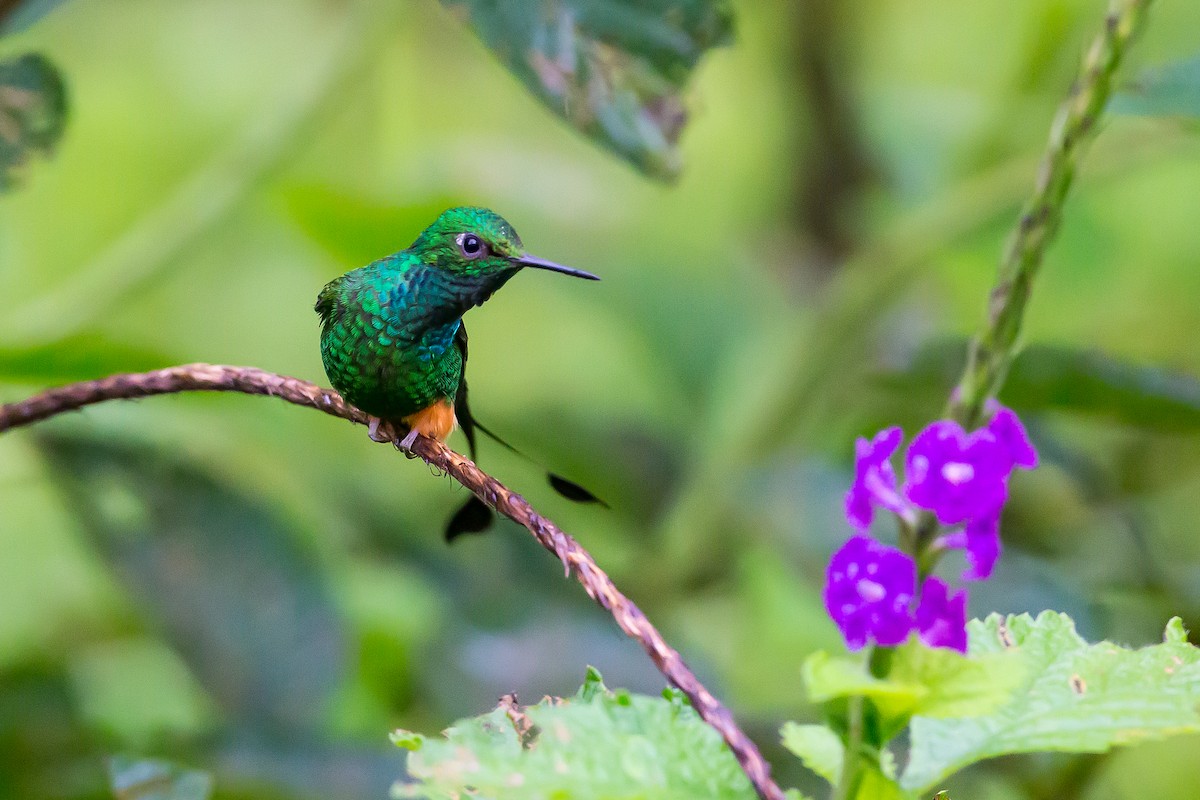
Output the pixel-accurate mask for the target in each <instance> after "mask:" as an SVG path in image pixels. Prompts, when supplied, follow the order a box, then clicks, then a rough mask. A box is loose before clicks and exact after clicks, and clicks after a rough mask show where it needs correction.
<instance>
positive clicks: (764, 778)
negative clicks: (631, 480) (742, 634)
mask: <svg viewBox="0 0 1200 800" xmlns="http://www.w3.org/2000/svg"><path fill="white" fill-rule="evenodd" d="M191 391H211V392H240V393H243V394H257V395H269V396H272V397H279V398H281V399H283V400H286V401H287V402H289V403H294V404H296V405H299V406H307V407H309V408H315V409H318V410H320V411H324V412H325V413H326V414H330V415H332V416H335V417H340V418H342V419H348V420H350V421H352V422H357V423H360V424H364V425H365V424H367V422H368V417H367V415H366V414H364V413H363V412H362V411H359V410H358V409H357V408H354V407H353V406H351V405H349V404H348V403H346V401H345V400H343V399H342V397H341V395H339V394H338V393H337V392H335V391H334V390H332V389H322V388H321V387H319V386H317V385H315V384H312V383H308V382H307V381H302V380H299V379H297V378H289V377H286V376H283V375H277V374H275V373H272V372H266V371H264V370H260V369H255V368H253V367H230V366H220V365H215V364H185V365H183V366H179V367H170V368H167V369H160V370H155V371H153V372H143V373H131V374H123V375H112V376H110V377H107V378H101V379H100V380H94V381H84V382H82V383H73V384H70V385H68V386H63V387H60V388H56V389H50V390H47V391H45V392H42V393H41V394H37V395H34V396H33V397H30V398H29V399H27V400H22V401H20V402H17V403H10V404H8V405H4V406H0V433H3V432H5V431H7V430H11V429H12V428H17V427H20V426H22V425H29V424H32V423H35V422H38V421H40V420H44V419H47V418H49V417H52V416H54V415H56V414H61V413H63V412H65V411H73V410H76V409H79V408H83V407H84V406H88V405H92V404H93V403H100V402H103V401H105V400H119V399H132V398H137V397H149V396H151V395H159V394H176V393H179V392H191ZM398 441H399V437H396V438H394V439H393V444H394V443H396V442H398ZM413 452H415V453H416V454H417V455H418V456H420V457H421V458H422V459H424V461H425V462H426V463H428V464H430V465H431V466H434V467H436V468H437V469H439V470H441V471H442V472H445V473H446V474H448V475H450V476H451V477H452V478H454V479H455V480H456V481H458V482H459V483H461V484H462V485H463V486H465V487H467V488H468V489H470V490H471V491H472V492H473V493H474V494H475V495H476V496H477V497H478V498H479V499H480V500H482V501H483V502H485V503H487V504H488V505H489V506H491V507H492V508H494V509H495V510H496V511H497V512H498V513H500V514H503V515H504V516H506V517H508V518H509V519H511V520H512V521H514V522H516V523H518V524H520V525H523V526H524V527H525V528H526V529H527V530H528V531H529V532H530V533H532V534H533V536H534V538H535V539H537V541H538V543H539V544H540V545H542V547H544V548H546V549H547V550H549V551H550V552H551V553H553V554H554V555H555V557H557V558H558V560H559V561H561V562H562V563H563V566H564V567H565V568H566V571H567V574H568V575H571V574H574V575H575V578H576V580H578V581H579V583H580V584H581V585H582V586H583V588H584V589H585V590H586V591H587V593H588V595H589V596H590V597H591V598H592V599H593V600H595V601H596V603H598V604H599V605H600V606H601V607H602V608H604V609H605V610H607V611H608V612H609V613H611V614H612V616H613V619H614V620H616V622H617V625H619V626H620V628H621V630H623V631H624V632H625V633H626V634H627V635H629V636H630V637H631V638H633V639H636V640H637V641H638V643H640V644H641V646H642V649H643V650H645V651H646V654H647V655H648V656H650V659H651V660H652V661H653V662H654V664H655V666H657V667H658V669H659V671H660V672H662V674H663V675H664V676H665V677H666V679H667V680H668V681H669V682H670V683H671V684H672V685H673V686H675V687H677V688H678V689H679V690H680V691H682V692H683V693H684V694H685V695H687V697H688V699H689V700H690V701H691V703H692V707H693V708H695V709H696V712H697V713H698V714H699V715H700V717H701V718H702V719H703V720H704V721H705V722H707V723H708V724H709V725H711V726H712V727H713V728H715V729H716V731H717V732H718V733H719V734H720V735H721V737H722V738H723V739H724V740H725V742H726V743H727V744H728V745H729V749H730V750H732V751H733V754H734V757H736V758H737V760H738V763H739V764H741V766H742V769H743V770H744V771H745V773H746V776H747V777H748V778H749V779H750V782H751V783H752V784H753V785H754V788H755V791H757V792H758V795H759V797H761V798H763V800H784V794H783V791H782V790H781V789H780V788H779V786H777V785H776V784H775V782H774V781H772V780H771V768H770V765H768V764H767V762H766V761H765V760H764V759H763V757H762V754H761V753H759V751H758V748H757V747H756V746H755V744H754V742H752V741H751V740H750V739H749V737H747V736H746V734H745V733H744V732H743V731H742V729H741V728H739V727H738V725H737V723H736V722H735V721H734V719H733V715H732V714H731V713H730V712H729V709H727V708H725V706H723V705H722V704H721V703H720V701H718V700H717V699H716V698H715V697H713V695H712V694H711V693H710V692H709V691H708V689H706V688H704V685H703V684H701V683H700V681H699V680H698V679H697V678H696V676H695V675H694V674H693V673H692V671H691V670H690V669H689V668H688V666H687V665H686V664H685V663H684V662H683V659H682V658H681V657H680V655H679V653H678V652H677V651H676V650H675V649H674V648H672V647H671V646H670V645H668V644H667V642H666V640H664V639H663V637H662V634H660V633H659V632H658V630H657V629H656V628H655V627H654V626H653V625H652V624H651V623H650V620H648V619H646V616H645V614H643V613H642V612H641V610H640V609H639V608H638V607H637V606H636V605H634V603H633V601H631V600H630V599H629V598H628V597H626V596H625V595H624V594H622V593H621V591H620V590H619V589H617V587H616V585H615V584H614V583H613V582H612V579H611V578H609V577H608V575H607V574H605V572H604V570H602V569H600V567H599V566H598V565H597V564H596V562H595V560H594V559H593V558H592V556H591V555H590V554H589V553H588V552H587V551H586V550H584V549H583V547H581V546H580V545H579V543H578V542H576V541H575V540H574V539H573V538H571V536H569V535H568V534H566V533H564V532H563V531H562V530H561V529H559V528H558V526H556V525H555V524H554V523H553V522H551V521H550V520H548V519H546V518H545V517H543V516H542V515H540V514H538V513H537V512H536V511H535V510H534V509H533V508H532V507H531V506H530V505H529V503H527V502H526V501H525V499H524V498H523V497H521V495H519V494H516V493H514V492H512V491H510V490H509V489H508V488H507V487H505V486H504V485H503V484H501V483H500V482H499V481H497V480H496V479H495V478H493V477H491V476H490V475H488V474H487V473H485V472H484V471H483V470H481V469H479V467H477V466H475V464H474V463H473V462H471V461H470V460H469V459H467V458H465V457H463V456H461V455H459V454H458V453H456V452H454V451H453V450H451V449H450V448H448V447H446V445H444V444H443V443H441V442H439V441H436V440H434V439H428V438H426V437H424V436H419V437H417V440H416V442H415V443H414V445H413Z"/></svg>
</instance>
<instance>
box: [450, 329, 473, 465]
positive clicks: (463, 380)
mask: <svg viewBox="0 0 1200 800" xmlns="http://www.w3.org/2000/svg"><path fill="white" fill-rule="evenodd" d="M454 346H455V347H457V348H458V352H459V353H460V354H461V355H462V372H460V373H459V377H458V391H457V392H456V393H455V395H454V415H455V416H456V417H458V426H459V427H460V428H462V432H463V435H464V436H466V437H467V449H468V450H469V451H470V453H471V460H472V461H474V460H475V428H476V423H475V418H474V417H472V416H471V407H470V405H468V403H467V325H466V323H464V322H459V324H458V330H457V331H455V333H454Z"/></svg>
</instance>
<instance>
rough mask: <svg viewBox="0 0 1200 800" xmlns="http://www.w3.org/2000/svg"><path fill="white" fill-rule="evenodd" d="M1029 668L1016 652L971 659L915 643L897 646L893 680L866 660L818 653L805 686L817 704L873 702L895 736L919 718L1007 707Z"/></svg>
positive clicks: (805, 671) (806, 667)
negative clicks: (854, 697) (879, 674)
mask: <svg viewBox="0 0 1200 800" xmlns="http://www.w3.org/2000/svg"><path fill="white" fill-rule="evenodd" d="M1022 669H1023V665H1021V664H1020V663H1018V661H1017V659H1015V658H1014V657H1013V656H1012V654H1011V653H1007V652H996V653H988V654H986V655H981V656H973V657H967V656H964V655H961V654H959V653H956V652H954V651H952V650H946V649H943V648H939V649H931V648H928V647H925V646H924V645H922V644H920V643H919V642H918V641H916V640H915V639H913V640H910V641H909V642H907V643H906V644H904V645H901V646H900V647H898V648H896V650H895V651H894V653H893V654H892V663H891V669H890V671H889V672H888V677H887V678H877V677H875V676H873V675H872V674H871V673H870V672H869V671H868V670H867V667H866V665H865V664H864V663H863V662H862V659H861V658H859V659H855V658H849V657H845V656H831V655H829V654H828V653H825V652H823V651H822V652H817V653H814V654H812V655H811V656H809V658H808V659H807V660H806V661H805V662H804V669H803V675H804V684H805V686H806V688H807V689H808V694H809V698H810V699H811V700H812V701H813V702H816V703H822V702H828V701H830V700H835V699H838V698H844V697H850V696H852V695H860V696H863V697H867V698H869V699H870V700H871V702H872V703H873V705H874V706H875V708H876V710H877V711H878V712H879V714H880V717H881V721H882V723H883V727H884V730H885V731H890V733H887V734H886V735H885V736H884V738H885V739H887V738H890V736H891V735H892V734H894V733H895V732H897V731H899V729H900V728H902V727H904V725H906V724H907V723H908V720H909V718H910V717H912V716H913V715H914V714H921V715H923V716H926V717H930V718H940V717H952V716H962V715H974V714H981V713H985V712H987V711H990V710H992V709H995V708H996V707H998V706H999V705H1000V704H1002V703H1003V702H1004V701H1005V700H1006V699H1007V698H1008V697H1009V694H1010V693H1011V692H1012V690H1013V689H1014V688H1015V687H1016V686H1017V685H1019V683H1020V680H1021V677H1022Z"/></svg>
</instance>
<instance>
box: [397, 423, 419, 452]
mask: <svg viewBox="0 0 1200 800" xmlns="http://www.w3.org/2000/svg"><path fill="white" fill-rule="evenodd" d="M415 441H417V429H416V428H412V429H410V430H409V432H408V435H407V436H405V437H404V438H403V439H401V440H400V441H398V442H396V449H397V450H407V451H408V452H410V453H411V452H412V451H413V449H412V446H413V443H414V442H415Z"/></svg>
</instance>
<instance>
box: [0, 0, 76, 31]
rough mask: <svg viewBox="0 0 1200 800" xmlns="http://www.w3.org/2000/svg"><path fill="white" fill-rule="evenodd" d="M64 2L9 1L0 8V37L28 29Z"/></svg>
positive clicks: (53, 0)
mask: <svg viewBox="0 0 1200 800" xmlns="http://www.w3.org/2000/svg"><path fill="white" fill-rule="evenodd" d="M64 2H66V0H9V2H6V3H4V5H3V6H2V7H0V35H3V34H9V33H16V32H18V31H21V30H24V29H25V28H28V27H29V26H30V25H32V24H33V23H35V22H37V21H38V20H39V19H41V18H42V17H44V16H45V15H47V14H49V13H50V12H51V11H53V10H54V8H55V7H56V6H59V5H62V4H63V3H64Z"/></svg>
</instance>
